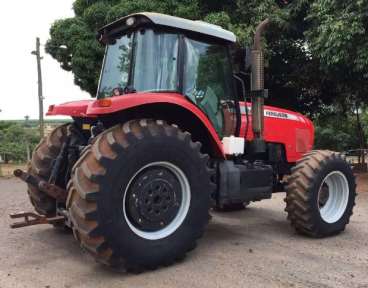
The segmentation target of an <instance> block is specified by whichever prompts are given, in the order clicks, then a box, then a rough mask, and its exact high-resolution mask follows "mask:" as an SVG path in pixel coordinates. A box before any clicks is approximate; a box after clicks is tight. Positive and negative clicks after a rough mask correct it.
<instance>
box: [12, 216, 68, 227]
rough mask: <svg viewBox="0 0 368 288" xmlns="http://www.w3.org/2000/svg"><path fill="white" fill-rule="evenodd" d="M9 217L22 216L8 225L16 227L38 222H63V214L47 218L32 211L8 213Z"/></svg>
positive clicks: (16, 217)
mask: <svg viewBox="0 0 368 288" xmlns="http://www.w3.org/2000/svg"><path fill="white" fill-rule="evenodd" d="M9 216H10V218H11V219H18V218H23V219H24V220H23V221H20V222H15V223H13V224H11V225H10V228H12V229H16V228H21V227H27V226H33V225H38V224H58V223H63V222H65V220H66V218H65V216H55V217H50V218H47V217H46V216H41V215H38V214H36V213H33V212H20V213H13V214H10V215H9Z"/></svg>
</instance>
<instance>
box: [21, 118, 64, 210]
mask: <svg viewBox="0 0 368 288" xmlns="http://www.w3.org/2000/svg"><path fill="white" fill-rule="evenodd" d="M69 126H70V124H64V125H61V126H59V127H56V128H55V129H54V130H53V131H51V133H50V134H49V135H48V136H46V137H44V138H43V139H41V141H40V143H39V144H38V145H37V146H36V148H35V149H34V151H33V154H32V159H31V161H30V162H29V163H28V169H27V172H28V173H30V174H32V175H34V176H38V177H40V178H41V179H43V180H45V181H48V180H49V177H50V173H51V169H52V165H53V160H54V159H55V158H56V157H57V155H58V154H59V152H60V149H61V146H62V145H63V143H64V142H65V140H66V138H67V134H68V127H69ZM27 185H28V190H27V191H28V195H29V199H30V201H31V203H32V205H33V207H34V208H35V210H36V211H37V213H39V214H41V215H45V216H47V217H51V216H54V215H55V213H56V200H55V199H54V198H52V197H50V196H48V195H47V194H46V193H44V192H42V191H40V190H39V189H38V188H36V187H34V186H33V185H31V184H27Z"/></svg>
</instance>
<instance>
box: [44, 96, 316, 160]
mask: <svg viewBox="0 0 368 288" xmlns="http://www.w3.org/2000/svg"><path fill="white" fill-rule="evenodd" d="M109 100H111V105H110V106H109V107H101V105H100V104H99V100H93V99H91V100H83V101H75V102H68V103H65V104H61V105H55V106H54V105H52V106H50V108H49V111H48V112H47V115H68V116H72V117H97V116H98V115H106V114H111V113H114V112H118V111H121V110H124V109H129V108H133V107H137V106H141V105H145V104H153V103H163V104H164V103H166V104H175V105H178V106H180V107H182V108H184V109H187V110H189V111H191V112H192V113H193V114H194V115H195V116H196V117H197V118H198V119H199V120H200V121H202V123H203V124H204V125H205V126H206V127H207V129H208V131H209V133H210V135H211V137H212V142H213V145H214V146H215V147H214V148H216V151H218V154H219V156H223V157H224V154H223V149H222V143H221V140H220V139H219V137H218V135H217V133H216V131H215V129H214V127H213V125H212V124H211V122H210V121H209V119H208V118H207V116H206V115H205V114H204V113H203V112H202V111H201V110H200V109H199V108H198V107H197V106H195V105H194V104H192V103H191V102H190V101H188V100H187V99H186V98H185V97H184V96H182V95H181V94H178V93H134V94H126V95H123V96H117V97H112V98H109ZM240 105H241V109H242V110H243V112H242V119H241V130H240V131H241V132H240V136H241V137H245V127H246V123H247V122H246V121H247V120H246V116H245V110H244V109H245V103H244V102H241V103H240ZM247 106H248V107H249V106H250V104H249V103H247ZM265 110H269V111H272V112H276V113H286V114H288V115H289V116H290V118H291V119H281V118H274V117H269V116H267V115H266V117H265V120H264V121H265V129H264V138H265V140H266V141H267V142H273V143H281V144H284V146H285V151H286V158H287V161H288V162H296V161H297V160H298V159H300V158H301V157H302V155H303V154H305V153H306V152H308V151H310V150H311V149H312V147H313V141H314V127H313V124H312V122H311V121H310V120H309V119H308V118H306V117H304V116H303V115H301V114H299V113H296V112H292V111H289V110H285V109H281V108H276V107H271V106H265ZM249 114H250V115H249V125H248V133H247V135H246V137H245V138H246V139H247V140H251V139H252V138H253V133H252V115H251V113H249Z"/></svg>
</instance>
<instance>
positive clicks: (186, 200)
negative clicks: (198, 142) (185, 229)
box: [123, 162, 191, 240]
mask: <svg viewBox="0 0 368 288" xmlns="http://www.w3.org/2000/svg"><path fill="white" fill-rule="evenodd" d="M153 166H156V167H164V168H166V169H168V170H170V171H171V172H172V173H173V174H174V175H175V176H176V177H177V180H178V181H179V183H180V187H181V191H182V201H181V204H180V208H179V211H178V213H177V215H176V216H175V218H174V219H173V220H172V221H171V223H170V224H168V225H167V226H166V227H165V228H163V229H161V230H158V231H154V232H147V231H143V230H140V229H138V228H137V227H135V226H134V225H133V224H132V222H131V221H130V220H129V217H128V216H127V213H126V205H125V202H126V195H127V191H128V190H129V188H130V185H131V183H132V182H133V181H134V179H135V178H136V176H137V175H138V174H139V173H140V172H141V171H143V170H144V169H146V168H149V167H153ZM190 199H191V191H190V185H189V181H188V178H187V177H186V176H185V174H184V172H183V171H182V170H181V169H180V168H179V167H177V166H176V165H174V164H172V163H169V162H153V163H150V164H148V165H146V166H144V167H142V168H141V169H139V170H138V171H137V172H136V173H135V174H134V175H133V177H132V178H131V179H130V181H129V183H128V185H127V186H126V188H125V191H124V198H123V212H124V219H125V221H126V223H127V224H128V226H129V228H130V229H131V230H132V231H133V232H134V233H135V234H136V235H138V236H140V237H142V238H144V239H147V240H158V239H162V238H165V237H167V236H169V235H171V234H172V233H174V232H175V231H176V230H177V229H178V228H179V227H180V226H181V224H182V223H183V221H184V220H185V218H186V216H187V214H188V211H189V206H190Z"/></svg>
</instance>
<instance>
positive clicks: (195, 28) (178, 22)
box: [99, 12, 236, 42]
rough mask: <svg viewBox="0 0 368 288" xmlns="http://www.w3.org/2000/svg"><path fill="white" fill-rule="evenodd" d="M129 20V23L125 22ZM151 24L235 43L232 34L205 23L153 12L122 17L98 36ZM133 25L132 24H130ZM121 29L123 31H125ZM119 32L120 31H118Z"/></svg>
mask: <svg viewBox="0 0 368 288" xmlns="http://www.w3.org/2000/svg"><path fill="white" fill-rule="evenodd" d="M128 19H130V21H127V20H128ZM142 22H143V23H152V24H154V25H159V26H166V27H171V28H177V29H182V30H186V31H190V32H196V33H200V34H203V35H208V36H210V37H214V38H218V39H222V40H226V41H230V42H236V37H235V35H234V33H232V32H230V31H228V30H225V29H223V28H222V27H220V26H217V25H213V24H210V23H207V22H203V21H199V20H195V21H193V20H188V19H184V18H179V17H175V16H170V15H166V14H161V13H153V12H141V13H135V14H131V15H128V16H125V17H122V18H120V19H118V20H116V21H115V22H112V23H110V24H108V25H106V26H104V27H102V28H101V29H100V30H99V34H100V35H103V34H104V33H106V31H111V30H115V29H117V28H118V27H119V26H124V25H125V26H127V27H125V29H128V28H130V27H131V26H133V25H135V24H136V23H137V24H136V25H139V23H142ZM132 23H133V24H132ZM129 26H130V27H129ZM125 29H124V27H123V30H125ZM119 30H120V29H119Z"/></svg>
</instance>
